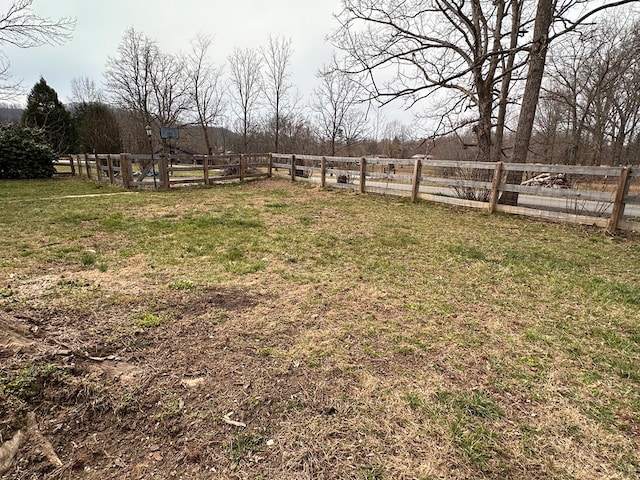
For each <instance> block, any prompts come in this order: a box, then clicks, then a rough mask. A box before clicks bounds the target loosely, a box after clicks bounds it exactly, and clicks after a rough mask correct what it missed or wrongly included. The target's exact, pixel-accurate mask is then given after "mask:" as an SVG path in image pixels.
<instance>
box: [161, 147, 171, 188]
mask: <svg viewBox="0 0 640 480" xmlns="http://www.w3.org/2000/svg"><path fill="white" fill-rule="evenodd" d="M159 165H160V172H159V173H160V185H161V186H162V188H164V189H169V187H170V186H171V184H170V182H169V158H168V157H167V156H166V155H161V156H160V162H159Z"/></svg>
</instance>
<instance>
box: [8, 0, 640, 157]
mask: <svg viewBox="0 0 640 480" xmlns="http://www.w3.org/2000/svg"><path fill="white" fill-rule="evenodd" d="M637 3H638V2H637V0H618V1H604V2H587V1H584V0H539V1H537V2H529V1H526V0H428V1H425V2H404V1H400V0H343V1H342V8H341V10H340V11H339V12H338V13H337V15H336V19H337V27H336V29H335V31H334V32H332V33H331V34H330V36H329V40H330V42H331V43H332V44H333V45H334V47H335V51H336V54H335V56H334V59H333V61H332V62H331V63H330V64H328V65H324V66H322V68H321V69H320V70H319V71H318V73H317V79H318V80H317V85H316V87H315V89H314V91H313V93H312V96H311V98H310V99H302V98H301V96H300V94H299V93H298V90H297V88H296V86H295V85H294V84H293V83H292V81H291V70H292V55H293V45H292V40H291V39H288V38H285V37H282V36H272V37H269V38H268V39H267V40H266V41H265V44H264V45H263V46H262V47H261V48H255V49H254V48H244V49H240V48H236V49H234V50H233V52H232V54H231V55H230V56H229V57H228V58H227V60H226V63H225V65H214V64H213V63H212V62H211V61H210V60H209V58H210V56H211V55H210V54H211V52H212V49H213V48H214V44H213V41H212V38H211V37H209V36H206V35H198V36H196V37H195V38H194V39H193V40H192V41H191V43H190V49H189V51H188V52H186V53H168V52H163V51H161V49H160V48H159V46H158V44H157V42H155V41H154V40H153V39H151V38H149V37H148V36H146V35H145V34H144V33H142V32H138V31H136V30H134V29H132V28H131V29H128V30H127V31H126V32H125V33H124V35H123V37H122V39H121V42H120V44H119V46H118V49H117V51H116V52H115V53H114V54H113V55H112V56H109V57H108V59H107V61H106V65H105V71H104V75H103V76H104V79H103V80H104V81H103V82H102V86H101V87H98V86H97V85H96V83H95V81H94V80H93V79H89V78H76V79H74V80H73V82H72V99H71V103H70V105H69V106H68V107H67V108H66V109H67V110H68V112H69V117H70V118H68V119H67V120H65V121H68V122H69V124H70V127H69V130H68V132H67V135H68V138H65V139H64V140H61V139H57V140H55V141H54V140H52V141H53V142H54V143H53V147H54V148H55V149H56V150H57V151H60V152H64V151H86V152H107V153H108V152H111V151H114V152H115V151H116V150H123V151H131V152H146V151H148V150H149V143H148V139H147V137H146V134H145V126H147V125H150V126H152V131H153V132H154V138H153V139H152V140H153V144H152V145H153V146H154V147H153V148H166V147H170V145H167V143H168V140H167V139H163V138H160V136H159V132H160V128H161V127H179V128H180V132H181V140H180V141H179V143H180V145H181V146H182V147H183V148H184V149H186V150H191V151H193V153H209V154H212V153H220V152H225V151H234V152H243V153H248V152H268V151H273V152H298V153H314V154H327V155H365V154H366V155H389V156H411V155H413V154H416V153H419V154H432V155H438V156H443V155H446V156H447V157H449V158H473V159H475V160H482V161H514V162H524V161H527V160H530V161H536V162H550V163H571V164H575V163H581V164H598V163H608V164H626V163H632V162H637V159H638V154H639V153H640V114H639V112H640V89H638V87H637V86H638V85H640V66H639V64H638V60H637V58H638V56H637V51H638V47H639V46H640V34H638V31H640V28H639V27H640V21H639V20H638V15H637V12H636V11H635V10H634V9H633V8H634V7H635V5H633V4H637ZM30 4H31V2H30V1H27V0H20V1H17V2H14V5H16V6H17V7H20V6H23V7H24V6H26V7H29V6H30ZM17 11H20V10H19V9H18V10H17ZM22 13H23V14H24V12H22ZM71 23H72V21H71V20H70V19H64V18H63V19H61V20H59V21H58V23H56V22H55V21H49V22H48V23H46V22H45V26H46V27H47V28H48V30H47V29H45V32H48V33H47V35H48V36H47V35H44V36H42V35H43V34H41V37H39V38H38V39H37V40H38V42H40V43H42V42H52V41H54V40H55V41H60V40H61V39H64V38H65V36H68V35H69V28H70V26H71ZM13 35H15V34H13ZM7 38H8V37H7V33H6V31H5V30H4V29H3V28H2V23H1V21H0V42H4V43H6V41H7ZM33 42H35V43H33ZM38 42H36V41H35V40H32V43H30V44H28V43H24V45H23V46H25V47H29V46H35V45H37V44H39V43H38ZM43 82H44V84H45V85H46V81H45V80H44V79H41V80H40V82H39V83H38V84H37V85H36V86H35V87H34V90H32V94H31V95H30V96H29V102H32V101H33V100H34V98H35V97H36V96H35V94H34V92H35V90H36V87H37V88H38V89H43V88H44V87H43V85H42V83H43ZM53 94H55V92H53ZM49 95H50V96H53V95H52V92H49ZM56 100H57V96H56ZM386 104H396V105H398V104H401V105H402V106H403V107H404V108H406V109H408V110H410V111H411V112H413V113H414V116H415V119H416V120H415V122H414V123H413V124H412V125H404V124H402V123H399V122H397V121H392V122H388V121H386V119H385V118H384V114H382V113H381V110H380V107H381V106H383V105H386ZM50 105H52V106H54V107H55V108H56V109H59V108H60V106H59V105H57V104H56V102H52V103H50ZM30 108H31V107H30V105H29V104H28V105H27V109H26V110H25V115H24V116H23V121H24V122H25V123H29V122H31V124H32V125H34V126H42V125H41V124H40V123H38V121H35V120H34V119H33V117H30V116H29V114H27V112H28V111H29V110H30ZM62 108H65V107H64V106H63V107H62ZM36 109H37V110H38V109H39V110H42V105H40V106H39V107H37V108H36ZM39 110H38V111H39ZM62 117H64V118H66V117H65V116H64V115H62V116H61V117H60V118H62ZM52 118H53V117H52V116H50V117H47V120H46V121H47V122H49V124H50V125H51V124H52V122H53V121H52ZM59 130H60V128H59ZM62 130H64V129H62ZM55 142H57V143H55Z"/></svg>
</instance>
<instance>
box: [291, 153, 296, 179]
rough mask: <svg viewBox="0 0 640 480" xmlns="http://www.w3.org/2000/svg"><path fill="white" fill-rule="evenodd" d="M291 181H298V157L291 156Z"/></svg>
mask: <svg viewBox="0 0 640 480" xmlns="http://www.w3.org/2000/svg"><path fill="white" fill-rule="evenodd" d="M291 181H292V182H295V181H296V156H295V155H291Z"/></svg>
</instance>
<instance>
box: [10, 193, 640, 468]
mask: <svg viewBox="0 0 640 480" xmlns="http://www.w3.org/2000/svg"><path fill="white" fill-rule="evenodd" d="M113 193H122V192H121V191H119V190H117V189H112V188H107V187H99V186H96V185H94V184H91V183H82V182H78V181H74V180H52V181H39V182H0V207H1V210H0V232H2V242H0V474H2V472H3V471H5V476H4V477H3V478H7V479H24V478H48V479H71V478H73V479H76V478H82V479H96V480H97V479H109V478H113V479H122V478H131V479H138V478H139V479H143V478H144V479H147V478H183V479H211V478H214V479H216V478H220V479H245V478H246V479H258V478H261V479H337V478H340V479H445V478H446V479H471V478H473V479H477V478H489V479H508V478H512V479H543V478H544V479H594V478H598V479H606V478H612V479H613V478H616V479H625V478H628V479H633V478H638V476H639V475H640V461H639V459H638V451H640V369H639V363H640V362H639V357H640V325H639V324H640V239H639V238H638V237H637V236H630V237H616V238H612V237H609V236H607V235H606V234H604V233H603V232H602V231H599V230H591V229H583V228H578V227H573V226H562V225H554V224H545V223H541V222H536V221H532V220H529V219H524V218H516V217H508V216H502V215H487V214H485V213H482V212H475V211H465V210H457V209H452V208H447V207H443V206H438V205H432V204H428V203H417V204H411V203H409V202H407V201H406V200H402V199H397V198H384V197H379V196H374V195H354V194H350V193H344V192H340V191H331V190H327V191H323V190H321V189H319V188H314V187H313V186H310V185H308V184H291V183H290V182H288V181H283V180H280V181H278V180H268V181H267V180H265V181H257V182H248V183H243V184H236V185H228V186H223V187H215V188H190V189H182V190H179V189H175V190H171V191H169V192H151V191H146V192H140V193H135V194H124V195H100V196H86V195H93V194H113Z"/></svg>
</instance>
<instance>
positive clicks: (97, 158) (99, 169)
mask: <svg viewBox="0 0 640 480" xmlns="http://www.w3.org/2000/svg"><path fill="white" fill-rule="evenodd" d="M93 159H94V160H95V162H96V177H98V183H102V168H101V167H102V165H100V158H99V157H98V154H97V153H94V154H93Z"/></svg>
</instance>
